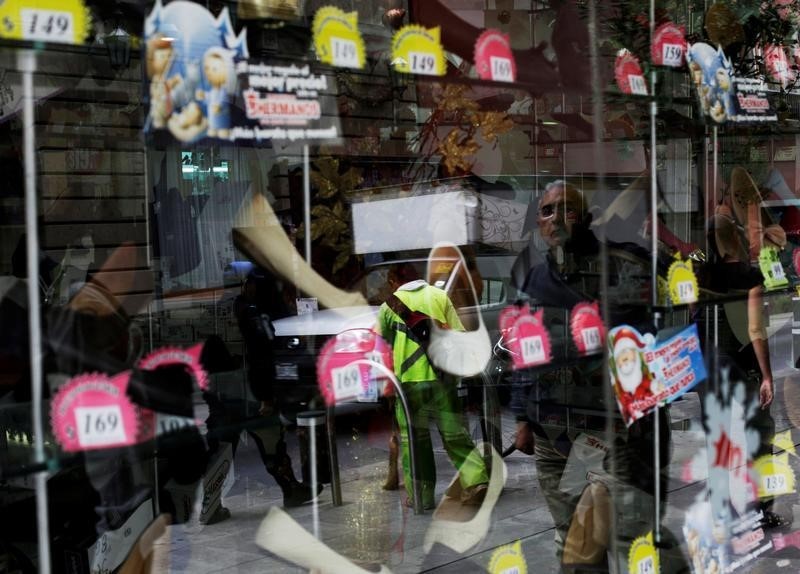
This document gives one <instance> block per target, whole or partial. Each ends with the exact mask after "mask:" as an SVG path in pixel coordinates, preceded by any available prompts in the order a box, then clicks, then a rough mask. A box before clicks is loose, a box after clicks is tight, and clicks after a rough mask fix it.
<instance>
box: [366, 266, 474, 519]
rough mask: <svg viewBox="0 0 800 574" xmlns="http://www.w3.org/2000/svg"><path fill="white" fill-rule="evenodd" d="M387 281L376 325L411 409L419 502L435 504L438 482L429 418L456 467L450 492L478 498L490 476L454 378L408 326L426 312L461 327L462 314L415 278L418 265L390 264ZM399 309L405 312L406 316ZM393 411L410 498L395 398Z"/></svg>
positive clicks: (468, 500)
mask: <svg viewBox="0 0 800 574" xmlns="http://www.w3.org/2000/svg"><path fill="white" fill-rule="evenodd" d="M388 282H389V285H390V287H391V289H392V290H393V291H394V295H393V296H392V297H390V300H389V301H387V302H386V303H384V304H383V305H381V308H380V310H379V311H378V331H379V332H380V334H381V336H383V337H384V339H386V340H387V341H388V342H389V344H390V345H391V347H392V353H393V357H392V358H393V360H394V372H395V374H396V375H397V379H398V380H399V381H400V383H401V384H402V388H403V392H404V393H405V396H406V400H407V401H408V407H409V410H410V411H411V416H412V421H411V425H412V428H413V430H414V433H415V435H414V436H415V439H416V449H417V459H418V460H417V468H418V472H419V474H420V476H419V479H420V480H421V481H422V503H423V506H424V507H425V508H433V506H434V490H435V488H436V462H435V460H434V457H433V445H432V443H431V434H430V429H429V424H430V422H431V421H433V422H435V423H436V426H437V427H438V429H439V434H440V435H441V437H442V443H443V444H444V448H445V450H446V451H447V455H448V456H449V457H450V460H451V461H452V462H453V464H454V465H455V467H456V468H457V469H458V471H459V477H460V486H461V488H460V489H453V491H454V494H455V492H458V496H459V497H460V500H461V502H462V503H464V504H480V503H481V502H483V498H484V497H485V496H486V488H487V483H488V482H489V477H488V474H487V471H486V465H485V464H484V461H483V458H482V457H481V456H480V453H479V452H478V451H477V450H476V449H475V444H474V443H473V442H472V439H471V438H470V436H469V433H468V432H467V429H466V425H465V424H464V417H463V414H462V413H461V411H460V408H459V407H460V405H459V400H458V395H457V390H456V382H455V381H454V380H453V378H452V377H451V376H449V375H446V374H445V375H443V376H442V375H440V374H439V373H437V371H436V370H435V369H434V368H433V365H431V362H430V360H429V359H428V356H427V355H426V353H425V349H424V341H421V340H420V336H419V334H418V333H419V330H418V329H414V330H412V328H411V327H412V326H413V324H414V320H416V319H418V318H419V317H421V316H423V315H424V316H427V318H429V320H431V321H436V322H437V324H438V325H439V326H441V327H443V328H449V329H457V330H463V329H464V327H463V325H462V324H461V319H459V317H458V314H457V313H456V310H455V307H454V306H453V303H452V302H451V301H450V299H449V297H448V296H447V293H445V292H444V291H443V290H442V289H439V288H437V287H433V286H431V285H429V284H428V283H427V282H425V281H423V280H421V279H417V273H416V270H415V269H414V267H413V266H412V265H411V264H405V265H400V266H398V267H395V268H392V269H391V270H390V272H389V277H388ZM398 300H399V302H398ZM409 313H413V315H414V317H413V318H412V320H409ZM401 315H403V316H405V320H404V318H403V317H402V316H401ZM395 414H396V416H397V422H398V425H399V427H400V442H401V447H402V459H403V476H404V478H405V484H406V492H407V493H408V495H409V500H411V499H412V497H413V483H412V480H411V465H410V462H409V456H410V455H409V448H408V430H407V427H406V418H405V413H404V412H403V408H402V405H401V404H400V402H399V401H398V402H397V404H396V405H395ZM448 494H449V493H448Z"/></svg>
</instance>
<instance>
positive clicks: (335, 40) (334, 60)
mask: <svg viewBox="0 0 800 574" xmlns="http://www.w3.org/2000/svg"><path fill="white" fill-rule="evenodd" d="M311 30H312V33H313V35H314V50H316V52H317V57H318V58H319V59H320V61H321V62H322V63H324V64H330V65H331V66H336V67H337V68H355V69H357V70H360V69H362V68H363V67H364V62H365V61H366V51H365V49H364V39H363V38H362V37H361V32H359V30H358V12H349V13H347V12H345V11H344V10H341V9H339V8H336V7H334V6H325V7H324V8H320V9H319V10H317V13H316V15H315V16H314V22H313V23H312V26H311Z"/></svg>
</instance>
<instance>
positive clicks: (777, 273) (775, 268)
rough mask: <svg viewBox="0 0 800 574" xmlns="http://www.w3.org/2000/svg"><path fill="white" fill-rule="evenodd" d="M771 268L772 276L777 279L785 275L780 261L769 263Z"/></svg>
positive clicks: (781, 278)
mask: <svg viewBox="0 0 800 574" xmlns="http://www.w3.org/2000/svg"><path fill="white" fill-rule="evenodd" d="M771 269H772V277H773V278H774V279H777V280H779V281H780V280H783V279H784V278H785V277H786V274H785V273H784V272H783V265H781V263H780V261H775V262H773V263H772V265H771Z"/></svg>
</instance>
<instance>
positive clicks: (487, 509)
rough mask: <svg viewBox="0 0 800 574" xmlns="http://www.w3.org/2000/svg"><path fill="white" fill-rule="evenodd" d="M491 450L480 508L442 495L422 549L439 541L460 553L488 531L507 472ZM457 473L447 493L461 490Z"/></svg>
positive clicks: (500, 460)
mask: <svg viewBox="0 0 800 574" xmlns="http://www.w3.org/2000/svg"><path fill="white" fill-rule="evenodd" d="M484 448H485V447H484V444H483V443H480V444H478V445H477V446H476V447H475V449H476V450H477V451H478V452H483V449H484ZM489 448H491V449H492V474H491V476H490V477H489V487H488V489H487V490H486V497H485V498H484V499H483V503H481V505H480V506H479V507H477V511H476V507H470V506H466V505H463V504H462V503H461V502H460V501H459V500H458V499H456V498H451V497H448V496H445V497H444V498H443V499H442V501H441V502H439V506H437V507H436V510H435V511H434V512H433V522H432V523H431V525H430V526H429V527H428V531H427V532H426V533H425V544H424V548H425V552H430V550H431V548H432V547H433V545H434V544H435V543H436V542H438V543H439V544H443V545H445V546H447V547H448V548H450V549H452V550H454V551H455V552H458V553H461V554H463V553H464V552H467V551H468V550H469V549H470V548H472V547H474V546H476V545H477V544H479V543H480V541H481V540H483V538H484V537H485V536H486V534H487V533H488V532H489V526H490V525H491V518H492V510H494V507H495V504H497V499H498V498H500V493H501V492H503V487H504V486H505V484H506V478H507V472H506V464H505V463H504V462H503V458H502V457H501V456H500V454H499V453H498V452H497V451H496V450H495V449H494V448H493V447H489ZM459 480H460V479H459V476H458V474H456V476H455V478H454V479H453V481H452V482H451V483H450V486H449V487H448V489H447V490H448V492H451V493H454V494H457V493H458V492H459V491H460V488H458V485H457V482H458V481H459Z"/></svg>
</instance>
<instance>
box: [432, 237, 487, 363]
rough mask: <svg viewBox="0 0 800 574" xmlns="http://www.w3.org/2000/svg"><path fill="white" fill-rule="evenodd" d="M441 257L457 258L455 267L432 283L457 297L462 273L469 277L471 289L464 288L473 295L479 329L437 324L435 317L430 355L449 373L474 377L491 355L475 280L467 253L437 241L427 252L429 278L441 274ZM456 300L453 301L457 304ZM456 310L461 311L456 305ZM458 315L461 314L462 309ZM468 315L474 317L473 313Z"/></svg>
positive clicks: (469, 304)
mask: <svg viewBox="0 0 800 574" xmlns="http://www.w3.org/2000/svg"><path fill="white" fill-rule="evenodd" d="M441 258H446V259H453V260H455V264H454V265H455V268H454V269H453V270H452V271H450V272H449V274H448V279H447V280H440V281H433V282H432V283H431V284H432V285H433V286H435V287H441V288H443V289H444V290H445V291H447V295H448V296H449V297H450V298H451V300H453V299H455V298H456V297H454V291H455V286H456V285H457V283H458V282H459V280H460V279H461V278H462V277H466V280H467V281H466V282H467V286H468V287H469V289H467V290H465V289H462V290H461V291H466V292H467V293H466V295H465V297H467V298H469V299H470V300H469V301H468V302H467V303H468V305H467V306H468V307H473V308H474V310H475V311H474V316H475V318H476V319H477V322H478V325H477V328H476V329H473V330H470V331H456V330H454V329H442V328H440V327H439V326H438V325H436V322H435V321H432V322H431V335H430V344H429V345H428V358H429V359H430V360H431V362H432V363H433V364H434V365H436V366H437V367H439V368H440V369H442V370H443V371H445V372H447V373H450V374H452V375H456V376H459V377H473V376H475V375H478V374H480V373H481V372H483V370H484V369H485V368H486V365H487V364H489V359H490V358H491V356H492V343H491V341H490V339H489V332H488V331H487V330H486V325H485V324H484V322H483V317H482V316H481V311H480V304H479V299H478V296H477V294H476V292H475V284H474V283H473V281H472V276H471V274H470V272H469V270H468V269H467V264H466V261H465V260H464V256H463V255H462V254H461V250H460V249H459V248H458V247H457V246H456V245H454V244H452V243H438V244H437V245H436V246H435V247H434V248H433V249H431V252H430V255H429V256H428V273H427V279H428V281H429V282H431V279H432V278H433V277H435V276H437V275H439V273H438V271H437V269H436V263H435V262H436V260H437V259H441ZM440 283H443V285H440ZM457 302H458V301H453V303H454V305H456V303H457ZM456 311H457V312H458V311H459V308H458V306H457V305H456ZM459 316H461V314H460V313H459ZM469 318H472V316H470V317H469ZM462 319H463V316H462Z"/></svg>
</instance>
